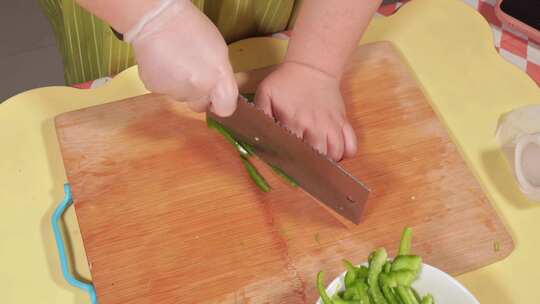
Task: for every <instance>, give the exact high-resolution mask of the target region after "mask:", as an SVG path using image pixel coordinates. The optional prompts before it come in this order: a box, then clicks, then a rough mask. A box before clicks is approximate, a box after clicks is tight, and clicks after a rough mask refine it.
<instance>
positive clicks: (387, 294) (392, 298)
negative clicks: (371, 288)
mask: <svg viewBox="0 0 540 304" xmlns="http://www.w3.org/2000/svg"><path fill="white" fill-rule="evenodd" d="M381 289H382V292H383V295H384V298H385V299H386V301H388V303H389V304H399V300H398V299H397V298H396V295H394V292H393V291H392V288H391V287H390V286H387V285H383V286H382V287H381Z"/></svg>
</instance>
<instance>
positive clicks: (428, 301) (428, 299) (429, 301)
mask: <svg viewBox="0 0 540 304" xmlns="http://www.w3.org/2000/svg"><path fill="white" fill-rule="evenodd" d="M434 303H435V300H434V299H433V296H432V295H430V294H429V293H428V294H427V295H425V296H424V297H423V298H422V301H421V302H420V304H434Z"/></svg>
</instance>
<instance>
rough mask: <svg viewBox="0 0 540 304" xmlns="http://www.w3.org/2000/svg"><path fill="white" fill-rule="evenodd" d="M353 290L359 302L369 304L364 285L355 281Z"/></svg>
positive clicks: (366, 288) (365, 285)
mask: <svg viewBox="0 0 540 304" xmlns="http://www.w3.org/2000/svg"><path fill="white" fill-rule="evenodd" d="M353 288H354V289H356V293H357V295H358V296H359V301H360V303H362V304H370V303H371V300H370V299H369V294H368V289H369V287H368V286H367V284H366V283H364V282H362V281H356V283H355V284H354V286H353Z"/></svg>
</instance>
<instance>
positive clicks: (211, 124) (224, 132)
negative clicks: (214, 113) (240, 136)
mask: <svg viewBox="0 0 540 304" xmlns="http://www.w3.org/2000/svg"><path fill="white" fill-rule="evenodd" d="M206 123H207V125H208V127H209V128H211V129H214V130H216V131H218V132H219V133H220V134H221V135H223V137H225V139H226V140H227V141H228V142H229V143H231V144H232V145H233V146H234V147H235V148H236V150H238V152H239V153H240V155H241V156H249V155H251V153H250V152H249V151H248V150H247V149H246V148H245V147H244V146H242V145H241V144H240V143H239V142H238V141H237V140H236V139H234V137H233V136H232V135H231V133H230V132H229V130H227V129H226V128H225V127H223V126H222V125H221V124H220V123H218V122H217V121H215V120H213V119H212V118H207V119H206Z"/></svg>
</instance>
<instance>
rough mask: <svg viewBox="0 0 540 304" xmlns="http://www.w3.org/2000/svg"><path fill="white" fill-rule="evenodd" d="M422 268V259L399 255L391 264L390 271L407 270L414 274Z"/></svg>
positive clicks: (414, 256) (415, 256)
mask: <svg viewBox="0 0 540 304" xmlns="http://www.w3.org/2000/svg"><path fill="white" fill-rule="evenodd" d="M420 267H422V258H421V257H419V256H417V255H400V256H398V257H396V258H395V259H394V262H393V263H392V271H400V270H409V271H412V272H414V273H415V274H416V273H418V272H419V271H420Z"/></svg>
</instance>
